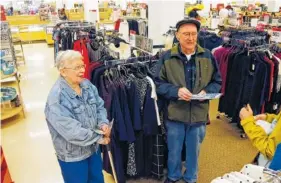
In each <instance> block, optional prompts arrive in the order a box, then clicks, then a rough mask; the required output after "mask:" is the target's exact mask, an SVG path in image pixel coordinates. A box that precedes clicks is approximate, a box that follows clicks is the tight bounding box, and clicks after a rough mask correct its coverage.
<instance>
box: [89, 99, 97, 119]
mask: <svg viewBox="0 0 281 183" xmlns="http://www.w3.org/2000/svg"><path fill="white" fill-rule="evenodd" d="M88 104H89V106H90V107H91V116H93V117H94V118H96V116H97V101H96V99H94V98H92V99H90V100H88Z"/></svg>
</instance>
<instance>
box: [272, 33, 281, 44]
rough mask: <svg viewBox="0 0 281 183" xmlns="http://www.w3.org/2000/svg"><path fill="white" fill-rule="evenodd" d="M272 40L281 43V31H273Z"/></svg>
mask: <svg viewBox="0 0 281 183" xmlns="http://www.w3.org/2000/svg"><path fill="white" fill-rule="evenodd" d="M271 41H273V42H276V43H281V32H280V31H272V36H271Z"/></svg>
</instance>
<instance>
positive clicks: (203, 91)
mask: <svg viewBox="0 0 281 183" xmlns="http://www.w3.org/2000/svg"><path fill="white" fill-rule="evenodd" d="M206 94H207V93H206V91H205V90H202V91H201V92H200V93H198V95H202V96H204V95H206ZM199 101H200V102H203V101H204V100H199Z"/></svg>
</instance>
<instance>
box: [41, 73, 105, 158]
mask: <svg viewBox="0 0 281 183" xmlns="http://www.w3.org/2000/svg"><path fill="white" fill-rule="evenodd" d="M80 86H81V89H82V95H81V96H79V95H78V94H77V93H76V92H75V91H74V90H73V89H72V88H71V87H70V86H69V85H68V84H67V82H66V80H65V79H64V78H63V77H59V79H58V80H57V82H56V83H55V85H54V86H53V88H52V89H51V91H50V93H49V96H48V99H47V103H46V106H45V115H46V120H47V124H48V127H49V130H50V133H51V136H52V140H53V143H54V147H55V150H56V153H57V156H58V159H60V160H62V161H65V162H73V161H81V160H84V159H86V158H88V157H89V156H91V155H92V154H93V153H94V152H96V150H97V149H98V144H97V141H98V140H100V139H101V138H102V136H101V135H99V134H97V133H95V132H94V129H99V128H100V127H101V126H102V125H104V124H108V120H107V113H106V109H105V108H104V101H103V100H102V99H101V98H100V97H99V94H98V91H97V88H96V87H95V86H94V85H92V83H91V82H90V81H89V80H86V79H85V80H84V81H83V82H82V83H81V84H80Z"/></svg>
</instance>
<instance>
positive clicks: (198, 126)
mask: <svg viewBox="0 0 281 183" xmlns="http://www.w3.org/2000/svg"><path fill="white" fill-rule="evenodd" d="M166 128H167V140H168V178H169V179H170V180H173V181H176V180H179V179H181V178H182V173H181V170H182V166H181V152H182V148H183V143H185V148H186V159H185V167H186V171H185V173H184V176H183V178H184V180H185V181H186V182H190V183H193V182H196V181H197V176H198V175H197V174H198V158H199V150H200V145H201V143H202V142H203V140H204V137H205V134H206V123H203V122H199V123H192V124H186V123H180V122H174V121H171V120H167V121H166Z"/></svg>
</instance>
